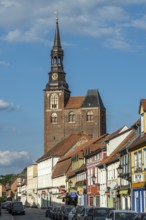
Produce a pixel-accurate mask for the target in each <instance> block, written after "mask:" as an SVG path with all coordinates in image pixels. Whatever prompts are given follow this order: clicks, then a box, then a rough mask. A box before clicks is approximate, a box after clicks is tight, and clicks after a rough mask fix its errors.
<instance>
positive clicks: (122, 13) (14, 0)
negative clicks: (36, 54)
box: [0, 0, 146, 48]
mask: <svg viewBox="0 0 146 220" xmlns="http://www.w3.org/2000/svg"><path fill="white" fill-rule="evenodd" d="M136 4H139V5H140V4H141V7H142V4H146V1H145V0H126V1H122V0H110V1H107V0H96V1H93V0H92V1H88V0H76V1H71V0H70V1H63V0H55V1H46V0H31V1H26V0H21V1H19V0H1V2H0V6H1V7H0V28H1V29H2V30H4V32H3V35H2V34H1V36H0V39H1V40H5V41H9V42H31V43H32V42H42V43H46V42H48V41H49V31H51V29H52V28H53V29H54V25H55V15H54V11H56V10H58V14H59V20H60V25H61V27H62V31H66V32H71V33H74V34H79V35H88V36H91V37H98V38H99V37H103V36H104V37H105V42H106V41H107V40H108V39H109V38H110V39H111V41H112V39H113V37H115V36H116V39H117V41H119V42H120V41H121V36H122V37H123V36H125V39H124V40H123V42H125V48H126V47H127V46H128V44H130V42H127V39H128V29H129V28H133V29H134V28H137V27H139V28H141V29H143V30H144V29H145V27H146V25H145V23H146V21H145V20H146V19H145V16H143V19H141V18H140V16H141V15H140V14H139V12H137V11H136V10H135V14H134V13H133V14H134V17H135V18H134V17H133V16H132V14H131V13H132V12H131V11H130V9H129V5H132V6H134V5H136ZM126 6H128V7H127V8H126ZM143 13H144V12H143ZM136 17H137V18H136ZM123 33H124V34H123ZM118 38H119V39H118ZM119 44H122V42H121V43H119ZM126 44H127V46H126ZM111 45H112V44H111ZM135 45H136V44H135ZM115 48H118V47H115Z"/></svg>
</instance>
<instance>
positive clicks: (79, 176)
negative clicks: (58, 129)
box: [6, 99, 146, 212]
mask: <svg viewBox="0 0 146 220" xmlns="http://www.w3.org/2000/svg"><path fill="white" fill-rule="evenodd" d="M139 114H140V118H139V119H138V120H137V121H136V122H135V123H134V124H133V125H132V126H131V127H130V128H128V127H127V126H123V127H122V128H120V129H119V130H117V131H115V132H113V133H112V134H105V135H102V136H100V137H98V138H92V137H89V136H88V135H85V134H76V133H72V134H71V135H69V136H68V137H67V138H65V139H64V140H63V141H62V142H60V143H58V144H57V145H55V146H54V147H52V148H51V149H50V150H49V151H48V152H47V153H46V154H44V155H43V156H42V157H40V158H39V159H38V160H37V161H36V162H35V163H34V164H31V165H30V166H28V167H27V172H26V175H20V176H19V178H17V179H16V180H15V181H14V182H13V183H11V184H8V185H7V186H6V194H7V198H12V199H19V200H21V201H22V202H23V204H24V205H28V206H37V207H41V208H45V207H47V206H49V205H55V204H70V203H72V204H74V205H76V204H79V205H90V206H102V207H115V208H116V209H129V210H130V209H132V210H135V211H138V212H143V211H145V212H146V135H145V133H146V99H142V100H141V101H140V105H139Z"/></svg>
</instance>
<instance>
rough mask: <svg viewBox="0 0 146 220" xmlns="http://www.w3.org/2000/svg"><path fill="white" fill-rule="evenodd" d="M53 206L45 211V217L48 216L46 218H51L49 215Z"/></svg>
mask: <svg viewBox="0 0 146 220" xmlns="http://www.w3.org/2000/svg"><path fill="white" fill-rule="evenodd" d="M52 208H53V207H52V206H48V208H47V210H46V212H45V217H46V218H49V217H50V211H51V209H52Z"/></svg>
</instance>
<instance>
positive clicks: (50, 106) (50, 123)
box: [44, 18, 70, 153]
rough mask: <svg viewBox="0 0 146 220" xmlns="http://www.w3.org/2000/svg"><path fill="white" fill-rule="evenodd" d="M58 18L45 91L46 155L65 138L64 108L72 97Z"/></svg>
mask: <svg viewBox="0 0 146 220" xmlns="http://www.w3.org/2000/svg"><path fill="white" fill-rule="evenodd" d="M63 56H64V52H63V49H62V47H61V41H60V33H59V25H58V18H56V31H55V37H54V45H53V48H52V50H51V71H50V72H49V81H48V83H47V85H46V88H45V90H44V153H46V152H47V151H48V149H50V148H51V147H52V146H54V145H55V144H56V143H58V142H59V141H60V140H62V139H63V138H64V129H63V125H64V114H63V112H64V107H65V105H66V103H67V102H68V99H69V97H70V91H69V88H68V84H67V82H66V79H65V75H66V73H65V72H64V67H63Z"/></svg>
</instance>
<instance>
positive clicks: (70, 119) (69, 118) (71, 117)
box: [68, 112, 75, 123]
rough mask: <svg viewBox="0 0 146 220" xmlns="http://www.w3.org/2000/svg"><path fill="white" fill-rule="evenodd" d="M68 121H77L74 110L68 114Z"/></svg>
mask: <svg viewBox="0 0 146 220" xmlns="http://www.w3.org/2000/svg"><path fill="white" fill-rule="evenodd" d="M68 122H71V123H72V122H75V113H74V112H70V113H69V115H68Z"/></svg>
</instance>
